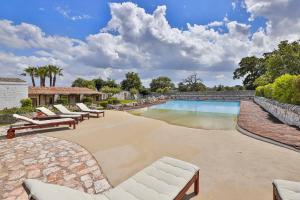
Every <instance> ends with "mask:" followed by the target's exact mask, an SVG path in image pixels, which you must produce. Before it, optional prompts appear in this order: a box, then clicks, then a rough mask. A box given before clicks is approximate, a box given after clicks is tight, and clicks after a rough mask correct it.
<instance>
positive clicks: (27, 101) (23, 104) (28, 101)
mask: <svg viewBox="0 0 300 200" xmlns="http://www.w3.org/2000/svg"><path fill="white" fill-rule="evenodd" d="M20 102H21V107H22V108H25V107H29V108H32V107H33V106H32V100H31V99H30V98H26V99H22V100H21V101H20Z"/></svg>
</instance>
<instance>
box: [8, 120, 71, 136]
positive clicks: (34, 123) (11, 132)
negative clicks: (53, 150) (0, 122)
mask: <svg viewBox="0 0 300 200" xmlns="http://www.w3.org/2000/svg"><path fill="white" fill-rule="evenodd" d="M13 117H15V118H16V119H18V120H22V121H25V122H28V123H27V124H21V125H12V126H10V128H9V129H8V130H7V134H6V138H7V139H11V138H14V137H15V132H16V130H21V129H28V128H48V127H54V126H59V125H69V127H71V126H73V129H75V128H76V121H75V120H74V119H71V118H63V119H52V120H43V121H38V120H33V119H30V118H28V117H24V116H21V115H18V114H13Z"/></svg>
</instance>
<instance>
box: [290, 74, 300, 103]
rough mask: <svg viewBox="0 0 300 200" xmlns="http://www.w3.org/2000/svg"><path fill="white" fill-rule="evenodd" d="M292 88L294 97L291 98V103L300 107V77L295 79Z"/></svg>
mask: <svg viewBox="0 0 300 200" xmlns="http://www.w3.org/2000/svg"><path fill="white" fill-rule="evenodd" d="M292 88H293V91H294V93H293V94H294V95H293V96H292V99H291V103H292V104H295V105H300V75H298V76H296V77H295V79H294V82H293V86H292Z"/></svg>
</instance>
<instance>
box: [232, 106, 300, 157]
mask: <svg viewBox="0 0 300 200" xmlns="http://www.w3.org/2000/svg"><path fill="white" fill-rule="evenodd" d="M238 130H240V132H242V133H244V134H246V135H249V136H252V137H255V138H257V139H261V140H264V141H266V142H270V143H273V144H277V145H280V146H283V147H286V148H289V149H293V150H296V151H298V152H300V130H299V129H298V128H296V127H292V126H289V125H286V124H283V123H281V122H280V121H278V120H277V119H276V118H274V117H273V116H272V115H271V114H269V113H268V112H267V111H265V110H263V108H261V107H260V106H259V105H257V104H255V103H254V102H252V101H241V108H240V115H239V118H238Z"/></svg>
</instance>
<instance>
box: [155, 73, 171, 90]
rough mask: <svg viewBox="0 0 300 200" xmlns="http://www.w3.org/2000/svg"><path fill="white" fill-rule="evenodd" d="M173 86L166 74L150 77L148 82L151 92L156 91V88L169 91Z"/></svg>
mask: <svg viewBox="0 0 300 200" xmlns="http://www.w3.org/2000/svg"><path fill="white" fill-rule="evenodd" d="M174 87H175V86H174V83H172V81H171V79H170V78H169V77H166V76H160V77H158V78H156V79H152V81H151V83H150V89H151V91H152V92H157V90H158V89H164V90H168V91H169V90H171V89H172V88H174Z"/></svg>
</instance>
